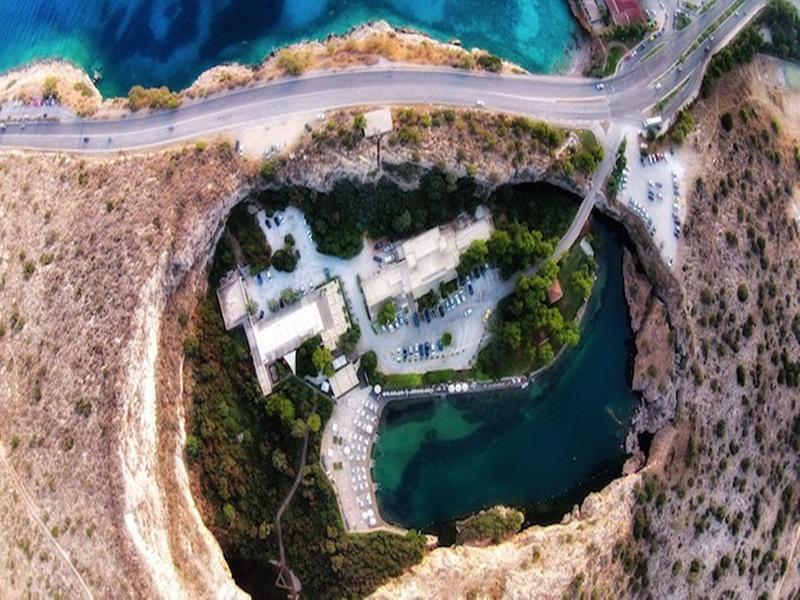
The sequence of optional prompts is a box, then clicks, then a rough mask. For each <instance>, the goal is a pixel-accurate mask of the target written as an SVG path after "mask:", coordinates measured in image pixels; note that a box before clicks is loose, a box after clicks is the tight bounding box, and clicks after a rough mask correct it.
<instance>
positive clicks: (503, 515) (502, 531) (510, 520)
mask: <svg viewBox="0 0 800 600" xmlns="http://www.w3.org/2000/svg"><path fill="white" fill-rule="evenodd" d="M524 520H525V516H524V515H523V514H522V513H521V512H520V511H518V510H515V509H513V508H508V507H505V506H496V507H494V508H490V509H488V510H482V511H480V512H479V513H478V514H476V515H473V516H471V517H468V518H466V519H464V520H463V521H458V522H456V543H457V544H469V543H485V542H491V543H493V544H498V543H500V542H502V541H503V540H505V539H508V538H509V537H511V536H512V535H514V534H515V533H517V532H518V531H519V530H520V528H521V527H522V523H523V522H524Z"/></svg>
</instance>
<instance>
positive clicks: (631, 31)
mask: <svg viewBox="0 0 800 600" xmlns="http://www.w3.org/2000/svg"><path fill="white" fill-rule="evenodd" d="M654 27H655V26H654V25H653V23H631V24H629V25H615V26H614V27H610V28H609V29H607V30H606V31H605V32H604V33H603V35H602V37H603V39H604V40H608V41H612V40H613V41H616V42H622V43H624V44H636V43H638V42H639V41H640V40H642V39H643V38H644V36H646V35H647V34H648V33H650V32H651V31H653V29H654Z"/></svg>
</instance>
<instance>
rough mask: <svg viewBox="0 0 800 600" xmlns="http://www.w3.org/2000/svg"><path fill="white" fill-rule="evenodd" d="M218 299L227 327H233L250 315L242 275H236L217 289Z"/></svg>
mask: <svg viewBox="0 0 800 600" xmlns="http://www.w3.org/2000/svg"><path fill="white" fill-rule="evenodd" d="M217 300H218V301H219V307H220V309H221V310H222V320H223V322H224V323H225V329H233V328H234V327H236V326H237V325H239V324H240V323H242V321H244V320H245V319H246V318H247V317H248V313H247V294H246V293H245V291H244V284H243V283H242V278H241V277H236V278H235V279H232V280H231V281H229V282H228V283H226V284H225V285H223V286H221V287H220V288H219V289H217Z"/></svg>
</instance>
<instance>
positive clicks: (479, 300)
mask: <svg viewBox="0 0 800 600" xmlns="http://www.w3.org/2000/svg"><path fill="white" fill-rule="evenodd" d="M276 217H277V218H278V223H276V222H275V218H276ZM257 218H258V221H259V223H260V224H261V227H262V230H263V231H264V233H265V235H266V237H267V241H268V242H269V244H270V246H271V247H272V250H273V252H274V251H275V250H278V249H279V248H282V247H283V246H284V237H285V236H286V235H287V234H291V235H292V236H293V237H294V240H295V248H296V249H297V250H298V251H299V252H300V260H299V261H298V263H297V267H296V268H295V270H294V271H293V272H291V273H282V272H280V271H277V270H276V269H275V268H274V267H273V268H270V269H268V270H267V271H265V272H263V273H259V274H257V275H255V276H251V277H246V278H245V286H246V288H247V293H248V296H249V297H250V298H251V299H253V300H254V301H255V302H256V304H257V305H258V306H257V313H256V314H257V315H260V314H261V313H262V311H263V314H264V316H267V315H268V314H269V312H270V310H271V308H270V307H272V308H275V307H276V306H277V305H278V303H279V301H280V297H281V293H282V291H283V290H285V289H287V288H291V289H293V290H296V291H298V292H299V293H301V294H305V293H308V292H309V291H310V290H312V289H314V288H315V287H316V286H318V285H320V284H321V283H323V282H324V281H325V280H326V279H327V278H328V277H329V276H332V277H339V278H340V279H341V280H342V283H343V285H344V289H345V292H346V294H347V295H348V297H349V299H350V305H351V310H352V312H353V316H354V318H355V319H356V321H357V322H358V324H359V326H360V327H361V341H360V343H359V346H358V349H359V351H361V352H363V351H366V350H370V349H371V350H374V351H375V352H376V354H377V356H378V364H379V366H380V369H381V370H382V371H384V372H385V373H412V372H424V371H431V370H438V369H466V368H468V367H469V366H470V364H471V361H472V359H473V358H474V357H475V355H476V354H477V351H478V349H479V348H480V345H481V343H482V341H483V338H484V335H485V331H486V324H485V321H484V317H485V316H486V310H487V309H489V310H490V311H492V312H493V311H494V309H495V307H496V306H497V302H498V301H499V300H500V299H502V298H503V297H504V296H506V295H508V294H510V293H511V292H512V291H513V285H512V283H511V282H504V281H502V279H501V278H500V275H499V272H498V271H497V270H495V269H491V268H486V269H484V270H483V272H480V271H479V272H478V273H476V275H477V277H473V276H470V278H469V279H470V281H464V285H462V286H460V287H459V290H458V292H457V293H456V294H454V295H453V296H452V297H451V299H450V302H449V303H448V302H443V303H442V305H441V307H442V308H441V311H440V310H439V309H438V308H436V309H432V310H431V311H429V313H428V318H427V319H426V317H425V313H424V312H423V313H422V314H421V315H419V316H418V319H417V321H416V322H418V323H419V324H418V325H417V324H416V322H415V320H414V317H413V314H412V313H410V312H405V313H401V316H400V318H399V319H398V321H397V322H396V323H395V325H393V326H392V327H391V328H384V329H382V328H380V327H379V326H377V325H373V324H371V323H370V320H369V316H368V314H367V310H366V306H365V304H364V300H363V297H362V294H361V290H360V288H359V284H358V277H359V276H360V277H362V278H365V277H368V276H370V275H371V274H373V273H375V272H376V271H377V270H379V269H381V268H383V267H382V266H381V265H379V264H378V263H377V262H375V261H374V260H373V256H375V255H377V254H382V253H381V252H379V251H377V250H375V248H374V246H373V245H372V244H370V243H368V242H367V241H365V243H364V249H363V250H362V251H361V253H360V254H359V255H358V256H356V257H354V258H352V259H348V260H342V259H340V258H336V257H333V256H327V255H324V254H320V253H319V252H318V251H317V249H316V246H315V245H314V242H313V238H312V237H311V234H310V229H309V227H308V224H307V223H306V220H305V218H304V217H303V214H302V213H301V212H300V211H299V210H297V209H296V208H293V207H290V208H287V209H286V210H285V211H282V212H280V213H275V214H274V215H272V216H271V217H270V220H269V225H267V219H266V214H265V213H264V211H263V210H262V211H259V213H258V216H257ZM470 286H471V287H472V293H470ZM442 313H444V314H442ZM445 332H449V333H450V334H451V336H452V342H451V344H450V345H449V346H444V344H441V348H440V341H441V339H442V336H443V335H444V333H445ZM426 343H427V348H426ZM404 349H405V350H406V352H405V358H404V355H403V350H404ZM398 358H399V360H398Z"/></svg>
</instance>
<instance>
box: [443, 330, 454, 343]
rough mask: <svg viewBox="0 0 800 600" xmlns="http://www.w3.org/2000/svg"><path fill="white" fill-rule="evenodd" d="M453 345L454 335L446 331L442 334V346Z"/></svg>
mask: <svg viewBox="0 0 800 600" xmlns="http://www.w3.org/2000/svg"><path fill="white" fill-rule="evenodd" d="M452 343H453V334H452V333H450V332H449V331H445V332H444V333H443V334H442V345H443V346H449V345H450V344H452Z"/></svg>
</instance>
